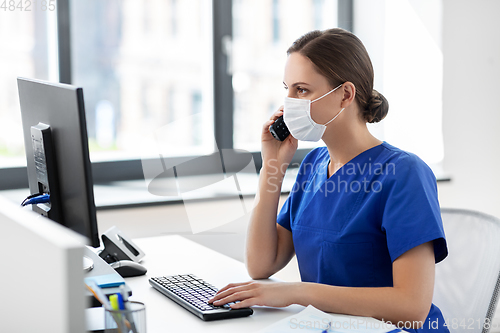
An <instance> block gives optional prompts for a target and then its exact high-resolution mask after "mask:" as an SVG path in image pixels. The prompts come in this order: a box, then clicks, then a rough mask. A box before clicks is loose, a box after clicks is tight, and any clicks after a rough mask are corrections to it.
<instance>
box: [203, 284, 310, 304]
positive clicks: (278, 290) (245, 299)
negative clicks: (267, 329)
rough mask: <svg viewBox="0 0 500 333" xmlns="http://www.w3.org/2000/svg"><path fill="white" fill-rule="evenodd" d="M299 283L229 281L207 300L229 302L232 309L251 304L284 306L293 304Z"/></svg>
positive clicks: (219, 302)
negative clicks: (229, 282)
mask: <svg viewBox="0 0 500 333" xmlns="http://www.w3.org/2000/svg"><path fill="white" fill-rule="evenodd" d="M299 285H300V284H299V283H291V282H268V283H264V282H256V281H248V282H243V283H231V284H228V285H227V286H225V287H224V288H222V289H221V290H219V291H218V292H217V294H216V295H215V296H214V297H213V298H212V299H210V300H209V301H208V302H209V303H213V304H214V305H224V304H226V303H229V302H236V301H240V302H238V303H235V304H231V308H232V309H239V308H246V307H250V306H253V305H263V306H275V307H285V306H289V305H291V304H294V302H295V301H294V300H295V299H297V298H295V297H296V296H295V295H296V294H297V290H298V287H299Z"/></svg>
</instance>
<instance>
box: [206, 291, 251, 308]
mask: <svg viewBox="0 0 500 333" xmlns="http://www.w3.org/2000/svg"><path fill="white" fill-rule="evenodd" d="M253 296H254V293H253V291H252V290H244V291H238V292H235V293H232V294H230V295H229V296H226V297H224V298H221V299H219V300H217V301H214V302H213V303H214V305H224V304H226V303H229V302H236V301H243V300H245V299H247V298H250V297H253Z"/></svg>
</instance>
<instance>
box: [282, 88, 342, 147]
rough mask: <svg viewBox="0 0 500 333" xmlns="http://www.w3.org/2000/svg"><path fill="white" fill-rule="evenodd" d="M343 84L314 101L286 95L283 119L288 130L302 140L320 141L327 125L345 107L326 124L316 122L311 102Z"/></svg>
mask: <svg viewBox="0 0 500 333" xmlns="http://www.w3.org/2000/svg"><path fill="white" fill-rule="evenodd" d="M341 86H342V85H339V86H338V87H337V88H335V89H333V90H331V91H329V92H327V93H326V94H324V95H323V96H321V97H319V98H316V99H315V100H313V101H311V100H308V99H300V98H291V97H285V104H284V110H283V119H284V120H285V124H286V126H287V127H288V130H289V131H290V133H291V134H292V135H293V137H294V138H295V139H297V140H302V141H319V140H320V139H321V137H323V133H325V130H326V125H328V124H329V123H331V122H332V121H334V120H335V118H337V117H338V116H339V114H341V113H342V111H344V109H342V110H340V112H339V113H337V115H336V116H335V117H333V118H332V119H331V120H330V121H328V122H327V123H326V124H323V125H321V124H318V123H316V122H315V121H314V120H313V119H312V118H311V103H314V102H316V101H319V100H320V99H322V98H323V97H325V96H326V95H329V94H331V93H332V92H334V91H335V90H337V89H338V88H340V87H341Z"/></svg>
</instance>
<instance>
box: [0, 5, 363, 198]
mask: <svg viewBox="0 0 500 333" xmlns="http://www.w3.org/2000/svg"><path fill="white" fill-rule="evenodd" d="M70 1H71V0H59V1H58V2H57V8H56V11H57V34H58V35H57V44H58V57H59V64H58V65H59V82H61V83H67V84H71V82H72V69H71V64H72V57H71V20H70ZM232 7H233V3H232V0H212V22H213V23H212V40H213V84H214V89H213V98H214V136H215V140H216V141H215V142H216V143H217V146H218V148H219V149H233V148H234V145H233V131H234V121H233V119H234V118H233V113H234V93H233V87H232V74H231V73H230V71H228V62H229V61H230V56H231V55H230V54H227V52H225V50H224V49H225V48H226V47H225V45H223V43H224V42H223V40H224V39H226V41H227V39H228V38H229V40H231V39H232V36H233V28H232V21H233V17H232ZM337 13H338V22H339V23H338V26H339V27H341V28H344V29H346V30H349V31H352V28H353V17H354V16H353V0H338V12H337ZM226 51H227V50H226ZM310 150H311V149H299V150H297V152H296V153H295V155H294V157H293V160H292V162H291V163H290V167H297V165H299V164H300V162H301V161H302V159H303V158H304V157H305V156H306V154H307V153H308V152H309V151H310ZM251 153H252V155H253V159H254V162H255V167H256V170H260V169H261V167H262V159H261V154H260V151H254V152H251ZM192 158H193V156H184V157H167V158H166V159H168V162H169V163H168V164H169V165H178V164H180V163H182V162H183V161H186V160H189V159H192ZM190 172H191V173H192V175H200V174H213V173H217V172H220V170H217V168H216V166H215V165H214V166H210V165H209V166H207V165H203V168H201V167H200V168H193V170H190ZM92 175H93V182H94V184H103V183H111V182H115V181H127V180H137V179H142V178H143V177H144V174H143V171H142V161H141V159H129V160H111V161H104V162H92ZM0 179H2V183H0V190H10V189H19V188H27V187H28V178H27V170H26V167H10V168H0Z"/></svg>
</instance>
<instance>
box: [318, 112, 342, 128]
mask: <svg viewBox="0 0 500 333" xmlns="http://www.w3.org/2000/svg"><path fill="white" fill-rule="evenodd" d="M344 110H345V108H342V110H340V111H339V113H337V115H336V116H335V117H333V119H332V120H330V121H329V122H327V123H326V124H323V126H326V125H328V124H329V123H331V122H332V121H334V120H335V118H337V117H338V116H339V115H340V114H341V113H342V111H344Z"/></svg>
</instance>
